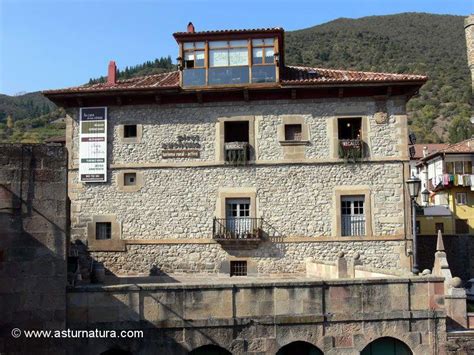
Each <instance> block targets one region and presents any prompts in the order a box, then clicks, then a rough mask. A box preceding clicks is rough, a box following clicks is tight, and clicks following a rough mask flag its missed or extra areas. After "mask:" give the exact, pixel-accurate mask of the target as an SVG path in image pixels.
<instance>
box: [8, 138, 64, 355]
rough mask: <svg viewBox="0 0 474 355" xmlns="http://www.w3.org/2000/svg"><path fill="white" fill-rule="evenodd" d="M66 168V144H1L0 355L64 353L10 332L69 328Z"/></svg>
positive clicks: (47, 343)
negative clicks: (26, 340)
mask: <svg viewBox="0 0 474 355" xmlns="http://www.w3.org/2000/svg"><path fill="white" fill-rule="evenodd" d="M66 164H67V151H66V149H65V148H64V147H62V146H46V145H13V144H2V145H0V167H1V169H0V314H1V317H0V353H1V354H31V353H33V349H34V350H35V351H34V353H35V354H41V353H44V354H46V353H58V354H59V353H60V352H57V351H59V349H60V348H55V349H54V350H53V349H52V348H50V347H49V346H50V345H51V344H50V343H49V341H48V340H47V339H36V341H35V342H34V345H32V344H31V343H30V344H25V341H24V339H15V338H13V337H12V335H11V333H10V332H11V331H12V329H13V328H19V329H21V330H25V329H27V330H28V329H35V328H36V329H42V330H55V329H63V328H64V327H65V326H66V283H67V282H66V268H67V267H66V245H67V244H66V241H67V231H68V218H67V213H68V200H67V165H66ZM45 349H48V350H45Z"/></svg>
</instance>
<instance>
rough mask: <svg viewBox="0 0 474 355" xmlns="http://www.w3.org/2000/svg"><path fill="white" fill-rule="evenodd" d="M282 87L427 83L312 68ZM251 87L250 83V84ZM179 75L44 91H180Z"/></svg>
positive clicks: (293, 71)
mask: <svg viewBox="0 0 474 355" xmlns="http://www.w3.org/2000/svg"><path fill="white" fill-rule="evenodd" d="M282 74H283V75H282V80H281V82H280V84H281V86H283V87H284V86H300V85H301V86H305V85H324V84H356V83H390V82H424V81H426V80H427V79H428V78H427V77H426V76H423V75H411V74H390V73H372V72H362V71H352V70H335V69H323V68H310V67H296V66H286V67H285V68H284V69H283V73H282ZM250 85H251V84H250ZM178 88H179V72H178V71H174V72H169V73H162V74H154V75H146V76H140V77H135V78H131V79H126V80H118V81H117V83H116V84H115V85H108V84H107V83H97V84H92V85H89V84H86V85H82V86H76V87H70V88H65V89H58V90H47V91H43V93H44V94H46V95H48V94H73V93H93V92H106V91H130V90H153V89H178Z"/></svg>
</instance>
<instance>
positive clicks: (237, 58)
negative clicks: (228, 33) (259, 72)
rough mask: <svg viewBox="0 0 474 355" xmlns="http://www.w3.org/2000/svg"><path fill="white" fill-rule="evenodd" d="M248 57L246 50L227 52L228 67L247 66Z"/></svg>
mask: <svg viewBox="0 0 474 355" xmlns="http://www.w3.org/2000/svg"><path fill="white" fill-rule="evenodd" d="M248 64H249V55H248V49H247V48H236V49H230V50H229V65H231V66H236V65H248Z"/></svg>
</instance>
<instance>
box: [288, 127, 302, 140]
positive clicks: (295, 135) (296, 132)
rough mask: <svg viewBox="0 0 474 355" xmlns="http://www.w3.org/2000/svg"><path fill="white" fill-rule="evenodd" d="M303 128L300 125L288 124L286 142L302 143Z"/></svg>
mask: <svg viewBox="0 0 474 355" xmlns="http://www.w3.org/2000/svg"><path fill="white" fill-rule="evenodd" d="M301 132H302V128H301V125H300V124H287V125H285V140H286V141H301V140H302V134H301Z"/></svg>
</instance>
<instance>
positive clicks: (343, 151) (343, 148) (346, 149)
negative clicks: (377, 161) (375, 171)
mask: <svg viewBox="0 0 474 355" xmlns="http://www.w3.org/2000/svg"><path fill="white" fill-rule="evenodd" d="M339 158H341V159H344V160H348V161H354V162H355V161H358V160H361V159H362V158H364V142H363V141H362V140H361V139H339Z"/></svg>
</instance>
